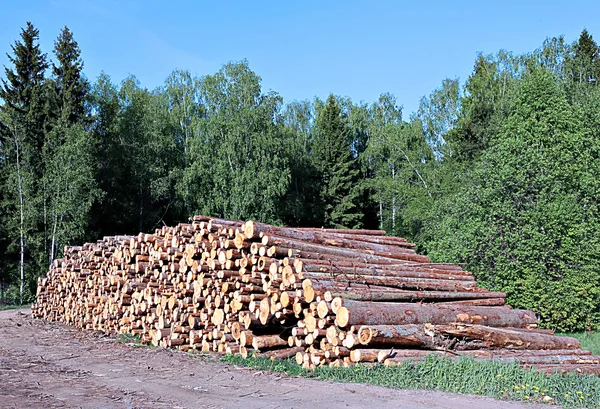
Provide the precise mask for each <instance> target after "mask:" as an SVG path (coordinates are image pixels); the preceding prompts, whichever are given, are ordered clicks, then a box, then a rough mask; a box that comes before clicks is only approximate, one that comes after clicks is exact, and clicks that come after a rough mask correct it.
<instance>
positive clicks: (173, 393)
mask: <svg viewBox="0 0 600 409" xmlns="http://www.w3.org/2000/svg"><path fill="white" fill-rule="evenodd" d="M0 407H1V408H6V409H12V408H94V409H98V408H109V409H112V408H114V409H124V408H127V409H133V408H153V409H163V408H165V409H166V408H169V409H175V408H189V409H194V408H215V409H216V408H244V409H254V408H256V409H259V408H260V409H267V408H307V409H317V408H318V409H320V408H324V407H327V408H328V409H334V408H373V409H375V408H377V409H384V408H394V409H397V408H402V409H426V408H427V409H441V408H445V409H467V408H469V409H470V408H473V407H480V408H486V409H500V408H502V409H517V408H530V409H537V408H544V409H546V408H548V409H549V408H552V406H548V405H544V406H540V405H533V404H523V403H513V402H505V401H497V400H494V399H490V398H485V397H479V396H469V395H457V394H451V393H443V392H432V391H420V390H397V389H390V388H384V387H378V386H371V385H362V384H346V383H334V382H323V381H317V380H311V379H304V378H292V377H287V376H282V375H280V374H275V373H265V372H261V371H257V370H255V369H247V368H238V367H235V366H231V365H226V364H224V363H221V362H217V361H216V360H215V359H214V358H213V359H211V358H208V359H207V358H204V359H198V358H197V357H192V356H190V355H187V354H185V353H183V352H180V351H175V350H165V349H158V348H139V347H135V346H134V345H127V344H122V343H119V342H116V341H115V339H114V338H111V337H108V336H104V335H101V334H98V333H93V332H90V331H80V330H77V329H74V328H71V327H68V326H65V325H62V324H59V323H52V322H45V321H40V320H36V319H32V318H31V313H30V311H29V310H10V311H0Z"/></svg>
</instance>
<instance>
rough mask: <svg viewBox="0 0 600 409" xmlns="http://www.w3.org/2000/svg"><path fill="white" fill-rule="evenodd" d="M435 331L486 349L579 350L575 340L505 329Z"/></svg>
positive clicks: (453, 326) (459, 326)
mask: <svg viewBox="0 0 600 409" xmlns="http://www.w3.org/2000/svg"><path fill="white" fill-rule="evenodd" d="M435 331H436V332H438V333H440V334H443V335H451V336H454V337H465V338H470V339H477V340H481V341H482V342H483V345H485V346H486V347H488V348H504V349H529V350H531V349H581V344H580V343H579V341H578V340H577V339H575V338H571V337H557V336H554V335H546V334H540V333H527V332H524V331H514V330H510V329H506V328H492V327H488V326H483V325H467V324H450V325H447V326H436V327H435Z"/></svg>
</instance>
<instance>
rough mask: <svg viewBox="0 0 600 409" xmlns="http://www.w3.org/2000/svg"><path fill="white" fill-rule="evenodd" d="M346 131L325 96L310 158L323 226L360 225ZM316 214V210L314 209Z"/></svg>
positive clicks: (334, 104) (332, 102) (355, 175)
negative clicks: (316, 176) (315, 173)
mask: <svg viewBox="0 0 600 409" xmlns="http://www.w3.org/2000/svg"><path fill="white" fill-rule="evenodd" d="M349 133H350V129H349V127H348V124H347V122H346V118H345V116H344V115H343V113H342V111H341V108H340V106H339V104H338V103H337V101H336V100H335V97H334V96H333V95H329V97H328V98H327V102H326V104H325V105H324V106H323V107H322V108H321V109H320V110H319V112H318V114H317V119H316V124H315V130H314V139H313V147H312V148H313V149H312V156H313V162H314V164H315V167H316V169H317V170H318V172H319V174H320V175H321V194H320V199H321V200H320V202H321V206H320V209H318V210H320V211H322V212H323V224H324V225H325V226H331V227H348V228H354V227H358V226H359V225H360V224H361V215H360V213H359V212H358V211H357V201H358V190H357V178H358V172H357V170H356V168H355V164H354V158H353V157H352V152H351V149H350V141H349V139H350V138H349ZM315 210H317V209H315Z"/></svg>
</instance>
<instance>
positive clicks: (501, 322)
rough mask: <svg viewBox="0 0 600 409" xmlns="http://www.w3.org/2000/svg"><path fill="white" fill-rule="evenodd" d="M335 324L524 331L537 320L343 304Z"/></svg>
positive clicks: (490, 311) (517, 313) (518, 313)
mask: <svg viewBox="0 0 600 409" xmlns="http://www.w3.org/2000/svg"><path fill="white" fill-rule="evenodd" d="M335 322H336V324H337V325H338V326H340V327H346V326H348V325H382V324H390V325H400V324H426V323H431V324H450V323H453V322H459V323H465V324H481V325H488V326H498V327H527V326H529V325H535V324H536V323H537V319H536V317H535V314H534V313H533V312H531V311H527V310H509V309H500V308H494V307H457V306H435V305H432V304H423V305H419V304H409V303H389V302H386V303H375V302H366V301H352V300H345V301H344V306H343V307H342V308H340V309H339V310H338V311H337V313H336V319H335Z"/></svg>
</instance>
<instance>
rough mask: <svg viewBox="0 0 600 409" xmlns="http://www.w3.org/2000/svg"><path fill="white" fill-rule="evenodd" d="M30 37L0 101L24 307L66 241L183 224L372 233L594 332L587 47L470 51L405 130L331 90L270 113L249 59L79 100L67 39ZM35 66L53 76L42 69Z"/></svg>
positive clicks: (599, 103)
mask: <svg viewBox="0 0 600 409" xmlns="http://www.w3.org/2000/svg"><path fill="white" fill-rule="evenodd" d="M38 35H39V33H38V31H37V29H36V28H35V27H34V26H33V25H32V24H31V23H27V25H26V27H25V28H24V29H23V30H22V32H21V36H20V39H19V40H18V41H16V42H15V43H14V45H13V46H12V49H11V53H10V55H9V59H10V60H9V61H10V66H9V67H7V68H6V70H5V75H4V78H3V79H2V87H1V89H0V98H1V103H0V300H7V299H10V300H11V301H15V300H17V299H22V300H26V299H28V297H32V296H33V294H34V293H35V279H36V278H37V277H38V276H39V275H40V274H43V273H44V272H45V271H46V270H47V266H48V263H49V262H51V261H52V260H53V259H55V258H56V257H60V251H61V248H62V247H63V246H64V245H68V244H75V243H79V242H81V241H83V240H90V239H96V238H97V237H98V236H101V235H113V234H128V233H129V234H135V233H137V232H139V231H152V229H154V228H155V227H159V226H161V225H162V224H163V223H164V224H174V223H176V222H182V221H186V219H187V217H188V216H190V215H191V214H194V213H204V214H209V215H214V216H221V217H227V218H235V219H256V220H260V221H266V222H272V223H283V224H287V225H292V226H334V227H361V226H362V227H365V228H376V227H379V228H383V229H385V230H386V231H387V232H388V233H389V234H393V235H401V236H405V237H407V238H408V239H409V240H413V241H415V242H416V243H418V244H419V247H418V249H419V250H420V251H425V252H427V253H428V254H429V255H430V256H431V257H432V258H433V260H434V261H447V262H455V263H464V264H465V265H467V266H468V267H469V268H471V269H473V270H474V272H475V273H476V275H477V278H478V279H479V280H480V281H481V283H482V285H486V286H489V287H491V288H493V289H497V290H503V291H506V292H507V293H508V295H509V302H510V303H511V304H512V305H513V306H515V307H523V308H528V309H533V310H535V311H536V312H539V313H540V316H541V318H542V322H543V323H544V325H546V326H549V327H556V328H560V329H564V330H567V329H568V330H575V329H586V328H598V327H600V311H599V305H600V289H599V283H600V266H599V261H598V260H599V259H600V257H598V256H599V255H600V254H599V252H600V251H599V247H600V246H599V240H600V239H599V238H600V221H599V217H598V216H599V215H598V203H597V198H598V195H599V194H600V193H599V192H600V185H599V182H598V180H599V176H600V175H599V174H598V172H599V168H598V167H599V166H600V147H599V141H600V88H599V87H597V86H596V84H597V81H598V78H599V75H600V59H599V49H598V46H597V44H596V42H595V41H594V39H593V38H592V35H591V34H590V33H588V32H587V31H586V30H584V31H583V32H582V33H581V35H580V37H579V38H578V39H577V41H575V42H574V43H573V44H569V43H567V42H566V41H565V39H564V38H563V37H556V38H550V39H547V40H546V41H545V42H544V44H543V45H542V46H541V47H540V48H539V49H537V50H534V51H533V52H531V53H527V54H523V55H513V54H512V53H510V52H507V51H504V50H501V51H499V52H498V53H496V54H494V55H485V56H484V55H479V56H478V57H477V59H476V61H475V64H474V68H473V73H472V74H471V75H470V77H469V78H468V79H467V80H466V81H465V83H464V84H461V83H460V81H459V80H458V79H446V80H444V81H443V82H442V84H441V86H440V87H439V88H437V89H435V90H433V92H431V93H430V94H429V95H428V96H426V97H424V98H423V99H422V100H421V104H420V106H419V110H418V112H417V113H416V114H415V115H413V116H411V117H410V119H409V120H407V121H405V120H403V119H402V108H401V106H400V105H399V103H398V102H397V101H396V99H395V97H394V96H393V95H391V94H382V95H381V97H380V98H379V100H378V101H376V102H375V103H373V104H368V103H363V102H361V103H358V104H357V103H355V102H353V101H352V100H351V99H350V98H348V97H340V96H334V95H330V96H329V97H328V98H327V100H326V101H322V100H320V99H318V98H315V99H314V100H311V101H293V102H290V103H288V104H286V105H284V104H283V101H282V98H281V97H280V96H279V95H278V94H277V93H275V92H265V91H264V90H263V89H262V85H261V79H260V77H259V76H258V75H257V74H256V73H255V72H253V71H252V70H251V69H250V67H249V64H248V62H247V61H245V60H244V61H241V62H237V63H228V64H225V65H224V66H223V67H222V68H221V69H220V70H219V71H218V72H216V73H214V74H212V75H204V76H202V77H195V76H193V75H192V74H190V73H189V72H187V71H182V70H175V71H174V72H173V73H172V74H171V75H170V76H169V77H168V78H167V79H166V80H165V82H164V84H163V85H162V86H161V87H158V88H157V89H155V90H149V89H146V88H144V87H143V86H142V85H141V84H140V83H139V81H137V80H136V79H135V77H134V76H131V77H129V78H127V79H126V80H125V81H123V82H122V83H120V84H113V83H112V82H111V80H110V78H109V77H108V76H106V75H104V74H101V75H100V76H99V77H98V78H97V80H96V81H95V82H94V84H93V85H92V86H91V87H90V85H89V84H88V82H87V80H86V79H85V75H84V74H83V66H84V64H83V60H82V58H81V51H80V49H79V46H78V44H77V42H76V41H75V39H74V36H73V33H72V32H71V31H70V30H69V29H68V28H67V27H65V28H64V29H63V30H62V31H61V32H60V34H59V36H58V38H57V40H56V42H55V44H54V54H53V55H54V61H52V62H50V63H49V62H48V61H47V58H46V55H45V54H44V53H43V52H42V50H41V48H40V46H39V44H38ZM49 66H51V67H52V70H51V73H47V72H46V71H47V68H48V67H49Z"/></svg>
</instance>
